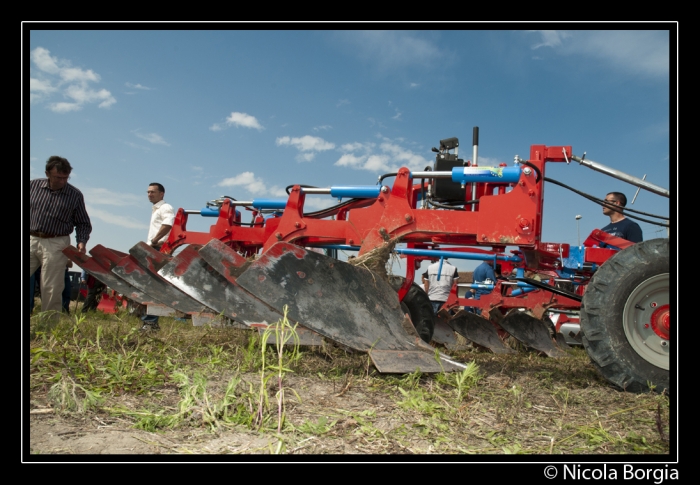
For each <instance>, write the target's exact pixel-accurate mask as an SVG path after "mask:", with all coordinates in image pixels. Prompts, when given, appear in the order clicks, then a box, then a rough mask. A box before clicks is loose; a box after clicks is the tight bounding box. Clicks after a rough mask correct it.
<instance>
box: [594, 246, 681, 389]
mask: <svg viewBox="0 0 700 485" xmlns="http://www.w3.org/2000/svg"><path fill="white" fill-rule="evenodd" d="M668 245H669V242H668V239H652V240H649V241H643V242H640V243H638V244H635V245H634V246H630V247H628V248H626V249H623V250H622V251H620V252H619V253H617V254H615V255H613V256H612V257H611V258H610V259H609V260H607V261H606V262H605V263H604V264H603V265H602V266H601V267H600V268H599V269H598V270H597V271H596V272H595V274H594V275H593V278H592V279H591V282H590V283H589V284H588V287H587V288H586V292H585V293H584V295H583V300H582V302H581V335H582V337H583V338H582V343H583V346H584V348H585V349H586V352H587V353H588V355H589V356H590V358H591V360H592V361H593V363H594V364H595V366H596V367H597V368H598V369H599V370H600V372H601V373H602V374H603V376H605V378H606V379H607V380H608V381H610V382H611V383H613V384H614V385H615V386H617V387H619V388H620V389H622V390H624V391H628V392H647V391H650V390H654V391H657V392H662V391H664V390H666V391H667V392H668V391H670V389H669V384H670V380H669V367H670V356H669V354H670V346H671V342H670V340H669V326H670V323H669V319H670V317H669V315H670V313H669V304H670V295H669V255H668V253H669V248H668Z"/></svg>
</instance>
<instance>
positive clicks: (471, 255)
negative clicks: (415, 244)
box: [394, 248, 522, 263]
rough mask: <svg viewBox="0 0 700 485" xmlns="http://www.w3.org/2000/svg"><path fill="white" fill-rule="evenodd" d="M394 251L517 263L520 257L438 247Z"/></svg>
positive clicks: (427, 255)
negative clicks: (440, 248) (444, 249)
mask: <svg viewBox="0 0 700 485" xmlns="http://www.w3.org/2000/svg"><path fill="white" fill-rule="evenodd" d="M394 252H395V253H398V254H406V255H409V256H425V257H428V258H454V259H470V260H473V261H494V260H497V261H511V262H514V263H519V262H521V261H522V258H520V257H519V256H506V255H503V254H483V253H462V252H459V251H442V250H438V249H411V248H405V249H403V248H397V249H394Z"/></svg>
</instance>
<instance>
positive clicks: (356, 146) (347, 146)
mask: <svg viewBox="0 0 700 485" xmlns="http://www.w3.org/2000/svg"><path fill="white" fill-rule="evenodd" d="M373 147H374V143H360V142H353V143H344V144H342V145H340V150H342V151H344V152H356V151H359V150H371V149H372V148H373Z"/></svg>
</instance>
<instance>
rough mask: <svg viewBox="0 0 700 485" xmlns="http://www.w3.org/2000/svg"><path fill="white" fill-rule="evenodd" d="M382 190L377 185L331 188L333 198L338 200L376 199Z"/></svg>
mask: <svg viewBox="0 0 700 485" xmlns="http://www.w3.org/2000/svg"><path fill="white" fill-rule="evenodd" d="M381 190H382V188H381V187H380V186H377V185H358V186H347V187H343V186H340V187H331V196H332V197H335V198H337V199H343V198H345V199H376V198H377V197H379V192H380V191H381Z"/></svg>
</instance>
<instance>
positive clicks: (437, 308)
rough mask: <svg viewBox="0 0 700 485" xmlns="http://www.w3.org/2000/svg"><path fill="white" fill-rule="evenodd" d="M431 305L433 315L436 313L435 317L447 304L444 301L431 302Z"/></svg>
mask: <svg viewBox="0 0 700 485" xmlns="http://www.w3.org/2000/svg"><path fill="white" fill-rule="evenodd" d="M430 304H431V305H433V313H434V314H435V315H437V314H438V312H439V311H440V308H442V305H444V304H445V302H444V301H433V300H430Z"/></svg>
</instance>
